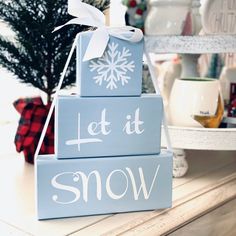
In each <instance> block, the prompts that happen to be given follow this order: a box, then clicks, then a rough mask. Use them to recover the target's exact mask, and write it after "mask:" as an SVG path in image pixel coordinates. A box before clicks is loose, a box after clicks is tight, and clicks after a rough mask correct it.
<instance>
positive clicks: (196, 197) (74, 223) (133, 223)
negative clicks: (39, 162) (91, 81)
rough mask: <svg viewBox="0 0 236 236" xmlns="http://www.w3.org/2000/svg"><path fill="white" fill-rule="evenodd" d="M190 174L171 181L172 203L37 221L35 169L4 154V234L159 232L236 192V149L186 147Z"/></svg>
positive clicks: (0, 213) (0, 182) (0, 224)
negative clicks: (162, 207)
mask: <svg viewBox="0 0 236 236" xmlns="http://www.w3.org/2000/svg"><path fill="white" fill-rule="evenodd" d="M187 156H188V161H189V164H190V169H189V173H188V174H187V175H186V176H185V177H183V178H180V179H174V182H173V207H172V208H171V209H167V210H162V211H160V210H159V211H146V212H133V213H123V214H111V215H100V216H89V217H75V218H67V219H57V220H46V221H38V220H37V219H36V214H35V205H34V204H35V202H34V197H35V192H34V167H33V166H32V165H30V164H28V163H25V162H24V159H23V157H22V156H21V155H19V154H16V153H11V154H8V155H6V154H4V155H3V154H2V155H0V192H1V194H0V209H1V210H0V232H1V235H17V236H21V235H40V236H41V235H44V236H45V235H50V236H54V235H55V236H60V235H73V236H77V235H118V234H119V235H120V234H121V235H161V234H163V233H167V232H171V231H172V230H173V229H176V228H178V227H179V226H180V225H182V224H183V223H186V222H188V221H189V220H191V219H192V218H195V217H196V216H198V215H200V214H202V213H203V212H205V211H208V210H209V209H212V208H214V207H216V206H218V205H220V204H222V203H224V202H225V201H227V200H229V199H231V198H233V197H235V196H236V152H216V151H215V152H210V151H195V152H194V151H188V153H187ZM2 233H3V234H2Z"/></svg>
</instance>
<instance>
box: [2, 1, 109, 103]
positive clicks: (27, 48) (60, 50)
mask: <svg viewBox="0 0 236 236" xmlns="http://www.w3.org/2000/svg"><path fill="white" fill-rule="evenodd" d="M84 2H86V3H88V4H91V5H93V6H95V7H97V8H99V9H100V10H102V11H104V10H105V9H107V8H108V7H109V3H110V1H109V0H97V1H89V0H85V1H84ZM71 18H72V17H71V16H69V15H68V13H67V0H11V1H6V0H0V19H1V20H3V21H4V22H6V23H7V24H8V25H9V27H10V28H11V29H12V31H13V32H14V33H15V39H14V42H11V41H9V40H8V39H6V38H2V37H0V65H1V66H3V67H5V68H7V69H8V70H9V71H11V72H12V73H14V74H15V75H16V78H17V79H18V80H20V81H21V82H23V83H26V84H30V85H32V86H34V87H36V88H39V89H40V90H42V91H44V92H45V93H46V94H47V95H48V101H50V98H51V95H52V94H53V93H54V92H55V88H56V86H57V84H58V82H59V79H60V75H61V72H62V70H63V67H64V65H65V62H66V59H67V56H68V53H69V50H70V48H71V45H72V43H73V40H74V39H75V36H76V34H77V33H78V32H81V31H84V30H87V29H88V27H86V26H74V25H72V26H67V27H65V28H63V29H61V30H60V31H57V32H55V33H52V30H53V29H54V28H55V27H56V26H59V25H62V24H64V23H65V22H67V21H68V20H70V19H71ZM75 68H76V65H75V55H74V58H73V60H72V62H71V63H70V66H69V68H68V71H67V76H66V78H65V80H64V82H63V88H64V87H66V86H69V85H71V84H73V83H74V82H75V77H76V75H75Z"/></svg>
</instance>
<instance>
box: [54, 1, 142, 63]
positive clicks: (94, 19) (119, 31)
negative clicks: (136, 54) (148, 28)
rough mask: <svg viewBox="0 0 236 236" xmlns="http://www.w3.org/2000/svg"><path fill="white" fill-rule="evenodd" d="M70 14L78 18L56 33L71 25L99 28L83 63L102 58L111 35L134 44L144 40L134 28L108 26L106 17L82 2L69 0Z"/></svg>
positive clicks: (94, 33) (94, 32) (89, 45)
mask: <svg viewBox="0 0 236 236" xmlns="http://www.w3.org/2000/svg"><path fill="white" fill-rule="evenodd" d="M68 13H69V14H70V15H72V16H75V17H76V18H74V19H72V20H70V21H68V22H67V23H66V24H64V25H61V26H58V27H56V28H55V30H54V31H57V30H59V29H61V28H62V27H64V26H65V25H71V24H79V25H86V26H92V27H97V29H96V30H95V31H93V35H92V37H91V39H90V41H89V44H88V47H87V50H86V52H85V55H84V58H83V61H88V60H90V59H94V58H99V57H101V56H102V55H103V53H104V51H105V49H106V47H107V44H108V41H109V36H110V35H112V36H114V37H116V38H119V39H123V40H126V41H129V42H134V43H136V42H139V41H141V40H142V38H143V33H142V31H141V30H140V29H137V28H134V27H132V26H124V27H109V26H106V25H105V15H104V14H103V13H102V12H101V11H100V10H99V9H97V8H96V7H93V6H91V5H89V4H87V3H83V2H81V0H68ZM54 31H53V32H54Z"/></svg>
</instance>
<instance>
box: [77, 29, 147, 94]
mask: <svg viewBox="0 0 236 236" xmlns="http://www.w3.org/2000/svg"><path fill="white" fill-rule="evenodd" d="M91 36H92V32H84V33H81V34H80V36H79V39H78V43H77V85H78V88H79V94H80V96H84V97H86V96H89V97H90V96H140V95H141V90H142V61H143V41H141V42H138V43H132V42H128V41H125V40H121V39H118V38H115V37H113V36H110V39H109V42H108V45H107V47H106V50H105V52H104V54H103V56H102V57H100V58H96V59H92V60H89V61H83V57H84V54H85V52H86V49H87V46H88V44H89V41H90V39H91ZM97 46H98V47H99V42H98V44H97Z"/></svg>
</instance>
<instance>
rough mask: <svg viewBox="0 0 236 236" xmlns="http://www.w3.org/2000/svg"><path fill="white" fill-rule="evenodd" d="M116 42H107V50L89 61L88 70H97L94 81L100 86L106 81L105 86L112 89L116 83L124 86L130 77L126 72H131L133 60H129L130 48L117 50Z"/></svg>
mask: <svg viewBox="0 0 236 236" xmlns="http://www.w3.org/2000/svg"><path fill="white" fill-rule="evenodd" d="M117 48H118V44H116V43H114V42H113V43H109V44H108V50H106V51H105V53H104V54H103V56H102V57H101V58H98V59H95V60H91V61H90V65H89V67H90V71H91V72H94V71H96V72H97V76H94V77H93V79H94V80H95V83H96V84H98V85H100V86H102V84H103V82H104V83H106V84H107V85H106V88H107V89H110V90H113V89H117V88H118V83H121V85H122V86H125V84H127V83H128V82H129V80H130V79H131V78H130V76H127V72H133V71H134V68H135V65H134V61H129V60H128V58H129V57H130V56H131V53H130V50H129V49H127V48H125V47H123V48H122V51H119V50H117Z"/></svg>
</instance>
